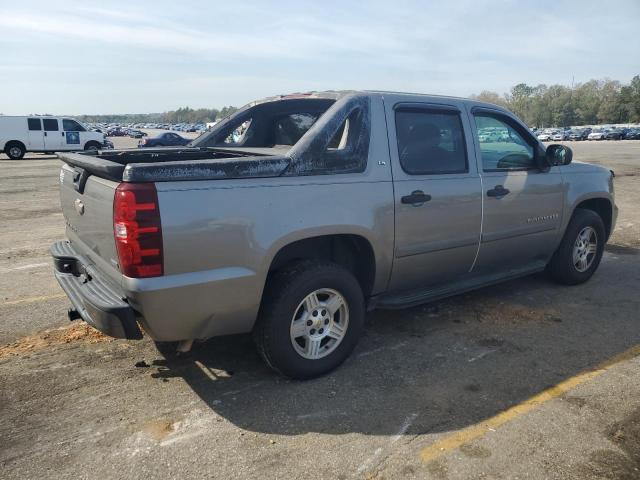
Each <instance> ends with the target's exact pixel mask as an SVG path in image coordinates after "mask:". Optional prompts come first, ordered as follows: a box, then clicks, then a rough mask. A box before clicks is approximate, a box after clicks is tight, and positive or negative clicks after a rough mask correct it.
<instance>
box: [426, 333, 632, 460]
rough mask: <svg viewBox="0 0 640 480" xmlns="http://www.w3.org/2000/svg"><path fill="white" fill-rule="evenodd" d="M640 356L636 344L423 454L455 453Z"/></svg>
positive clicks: (434, 444)
mask: <svg viewBox="0 0 640 480" xmlns="http://www.w3.org/2000/svg"><path fill="white" fill-rule="evenodd" d="M639 355H640V345H636V346H634V347H631V348H630V349H628V350H625V351H624V352H622V353H620V354H619V355H616V356H615V357H612V358H610V359H609V360H606V361H605V362H603V363H601V364H600V365H598V366H597V367H596V368H594V369H593V370H589V371H586V372H583V373H580V374H578V375H576V376H574V377H571V378H568V379H567V380H564V381H563V382H560V383H558V384H557V385H554V386H553V387H550V388H548V389H546V390H544V391H542V392H540V393H538V394H537V395H534V396H533V397H531V398H529V399H527V400H525V401H524V402H522V403H519V404H518V405H515V406H513V407H511V408H509V409H507V410H505V411H504V412H500V413H499V414H497V415H496V416H494V417H491V418H489V419H488V420H484V421H483V422H480V423H478V424H476V425H473V426H471V427H468V428H465V429H464V430H462V431H460V432H457V433H454V434H453V435H449V436H448V437H445V438H443V439H441V440H438V441H437V442H435V443H433V444H432V445H429V446H428V447H426V448H424V449H423V450H422V452H420V457H421V458H422V460H423V461H424V462H431V461H433V460H435V459H436V458H438V457H441V456H442V455H445V454H447V453H448V452H451V451H453V450H455V449H457V448H459V447H461V446H462V445H464V444H465V443H469V442H471V441H472V440H475V439H477V438H480V437H482V436H484V435H485V434H486V433H487V432H488V431H489V430H495V429H496V428H498V427H500V426H501V425H504V424H505V423H507V422H510V421H511V420H513V419H515V418H517V417H519V416H520V415H524V414H525V413H527V412H530V411H531V410H533V409H535V408H537V407H539V406H540V405H542V404H543V403H545V402H548V401H549V400H552V399H554V398H558V397H560V396H561V395H564V394H565V393H566V392H568V391H569V390H571V389H573V388H575V387H577V386H578V385H580V384H581V383H584V382H586V381H587V380H590V379H592V378H595V377H597V376H598V375H601V374H602V373H604V372H606V371H607V370H608V369H609V368H611V367H612V366H614V365H616V364H618V363H620V362H623V361H625V360H629V359H631V358H634V357H637V356H639Z"/></svg>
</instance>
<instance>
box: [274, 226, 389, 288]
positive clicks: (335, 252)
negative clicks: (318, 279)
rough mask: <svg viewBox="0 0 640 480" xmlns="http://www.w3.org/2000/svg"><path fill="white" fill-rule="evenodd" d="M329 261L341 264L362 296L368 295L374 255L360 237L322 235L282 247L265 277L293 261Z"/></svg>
mask: <svg viewBox="0 0 640 480" xmlns="http://www.w3.org/2000/svg"><path fill="white" fill-rule="evenodd" d="M308 259H318V260H329V261H331V262H334V263H337V264H339V265H342V266H343V267H345V268H346V269H348V270H349V271H351V272H352V273H353V274H354V276H355V277H356V278H357V279H358V282H359V283H360V287H361V288H362V293H363V294H364V296H365V297H367V296H369V294H370V293H371V291H372V289H373V282H374V279H375V273H376V272H375V270H376V265H375V256H374V254H373V248H372V247H371V244H370V243H369V241H368V240H367V239H366V238H364V237H361V236H360V235H326V236H321V237H312V238H305V239H304V240H298V241H296V242H293V243H290V244H289V245H286V246H284V247H283V248H281V249H280V251H279V252H278V253H277V254H276V256H275V257H274V259H273V261H272V262H271V266H270V267H269V275H271V274H273V273H274V272H276V271H278V270H280V269H281V268H283V267H284V266H286V265H287V264H289V263H291V262H293V261H296V260H308Z"/></svg>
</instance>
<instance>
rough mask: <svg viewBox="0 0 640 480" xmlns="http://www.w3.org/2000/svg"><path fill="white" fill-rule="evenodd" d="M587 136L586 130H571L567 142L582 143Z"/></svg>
mask: <svg viewBox="0 0 640 480" xmlns="http://www.w3.org/2000/svg"><path fill="white" fill-rule="evenodd" d="M588 136H589V132H588V131H587V130H586V129H583V130H571V132H570V133H569V138H568V140H573V141H577V142H579V141H582V140H586V139H587V137H588Z"/></svg>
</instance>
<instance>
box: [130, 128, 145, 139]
mask: <svg viewBox="0 0 640 480" xmlns="http://www.w3.org/2000/svg"><path fill="white" fill-rule="evenodd" d="M128 133H129V136H130V137H131V138H142V137H146V136H147V133H146V132H143V131H142V130H132V129H130V130H129V131H128Z"/></svg>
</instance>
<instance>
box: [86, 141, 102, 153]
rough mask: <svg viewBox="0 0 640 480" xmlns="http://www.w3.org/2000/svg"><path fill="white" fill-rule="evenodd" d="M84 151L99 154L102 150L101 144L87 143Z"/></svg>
mask: <svg viewBox="0 0 640 480" xmlns="http://www.w3.org/2000/svg"><path fill="white" fill-rule="evenodd" d="M84 149H85V151H87V152H97V151H98V150H100V144H99V143H98V142H87V144H86V145H85V146H84Z"/></svg>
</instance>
